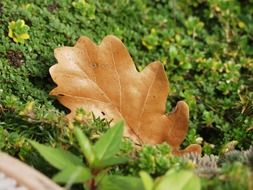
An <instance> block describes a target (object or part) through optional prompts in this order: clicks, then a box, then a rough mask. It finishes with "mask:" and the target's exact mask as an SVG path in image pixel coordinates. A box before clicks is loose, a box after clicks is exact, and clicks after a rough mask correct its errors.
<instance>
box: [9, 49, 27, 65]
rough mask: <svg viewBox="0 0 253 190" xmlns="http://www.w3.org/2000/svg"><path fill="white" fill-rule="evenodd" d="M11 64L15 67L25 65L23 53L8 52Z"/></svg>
mask: <svg viewBox="0 0 253 190" xmlns="http://www.w3.org/2000/svg"><path fill="white" fill-rule="evenodd" d="M7 58H8V60H9V63H10V64H11V65H12V66H14V67H20V66H21V65H23V64H24V63H25V59H24V55H23V53H22V52H21V51H14V50H9V51H8V52H7Z"/></svg>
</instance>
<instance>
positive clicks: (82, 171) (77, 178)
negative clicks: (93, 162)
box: [53, 166, 92, 184]
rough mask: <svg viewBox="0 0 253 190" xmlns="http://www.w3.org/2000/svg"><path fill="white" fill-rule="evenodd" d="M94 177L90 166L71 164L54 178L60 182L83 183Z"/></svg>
mask: <svg viewBox="0 0 253 190" xmlns="http://www.w3.org/2000/svg"><path fill="white" fill-rule="evenodd" d="M91 177H92V175H91V172H90V170H89V169H88V168H84V167H82V166H69V167H67V168H64V169H63V170H62V171H60V172H59V173H58V174H56V175H55V176H54V177H53V180H54V181H55V182H58V183H68V184H74V183H83V182H85V181H87V180H88V179H90V178H91Z"/></svg>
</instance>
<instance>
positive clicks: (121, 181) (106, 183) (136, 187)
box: [98, 176, 145, 190]
mask: <svg viewBox="0 0 253 190" xmlns="http://www.w3.org/2000/svg"><path fill="white" fill-rule="evenodd" d="M123 189H124V190H125V189H126V190H145V189H144V187H143V184H142V182H141V180H140V179H139V178H136V177H130V176H105V177H104V178H103V179H102V181H100V183H99V184H98V190H123Z"/></svg>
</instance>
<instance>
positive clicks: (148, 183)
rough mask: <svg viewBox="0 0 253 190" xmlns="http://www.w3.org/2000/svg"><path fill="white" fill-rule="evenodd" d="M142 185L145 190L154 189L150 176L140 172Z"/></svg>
mask: <svg viewBox="0 0 253 190" xmlns="http://www.w3.org/2000/svg"><path fill="white" fill-rule="evenodd" d="M140 176H141V180H142V183H143V185H144V187H145V190H152V189H153V187H154V181H153V179H152V178H151V177H150V175H149V174H148V173H147V172H144V171H141V172H140Z"/></svg>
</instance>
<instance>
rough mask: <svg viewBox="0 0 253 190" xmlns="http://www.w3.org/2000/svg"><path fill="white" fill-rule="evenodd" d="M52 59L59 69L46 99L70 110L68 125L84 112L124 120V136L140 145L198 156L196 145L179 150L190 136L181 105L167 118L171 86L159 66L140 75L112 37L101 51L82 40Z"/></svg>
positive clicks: (52, 71) (53, 72) (54, 71)
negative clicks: (78, 111)
mask: <svg viewBox="0 0 253 190" xmlns="http://www.w3.org/2000/svg"><path fill="white" fill-rule="evenodd" d="M55 57H56V59H57V61H58V64H55V65H53V66H52V67H51V68H50V74H51V76H52V78H53V80H54V82H55V83H56V84H57V85H58V86H57V87H56V88H54V89H53V90H52V91H51V93H50V94H51V95H54V96H56V97H57V99H58V100H59V101H60V103H61V104H63V105H64V106H65V107H67V108H69V109H70V110H71V113H70V114H69V115H68V118H69V119H73V117H74V116H75V111H76V109H77V108H83V109H84V110H86V111H90V112H93V113H94V115H95V116H100V117H103V118H106V119H108V120H111V119H113V122H116V121H118V120H121V119H124V121H125V132H124V134H125V136H127V137H130V138H131V139H133V140H134V141H135V142H138V143H140V144H143V143H148V144H158V143H163V142H167V143H168V144H170V145H171V146H172V147H173V151H174V153H175V154H181V153H184V152H192V151H193V152H200V151H201V149H200V146H198V145H190V146H189V147H188V148H186V149H185V150H184V151H181V150H179V146H180V144H181V143H182V142H183V140H184V138H185V136H186V134H187V131H188V119H189V109H188V106H187V104H186V103H185V102H183V101H179V102H178V103H177V105H176V108H175V109H174V111H173V112H172V113H169V114H166V113H165V112H166V110H165V105H166V99H167V96H168V92H169V84H168V79H167V77H166V74H165V71H164V68H163V66H162V64H161V63H160V62H158V61H156V62H153V63H151V64H149V65H148V66H147V67H146V68H145V69H144V70H143V71H141V72H138V71H137V70H136V67H135V65H134V63H133V60H132V58H131V56H130V55H129V53H128V51H127V49H126V47H125V46H124V44H123V43H122V42H121V41H120V40H119V39H118V38H116V37H114V36H107V37H105V38H104V39H103V41H102V42H101V44H100V45H99V46H97V45H96V44H95V43H93V42H92V41H91V40H90V39H89V38H87V37H80V38H79V40H78V41H77V43H76V44H75V46H74V47H60V48H57V49H55Z"/></svg>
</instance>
